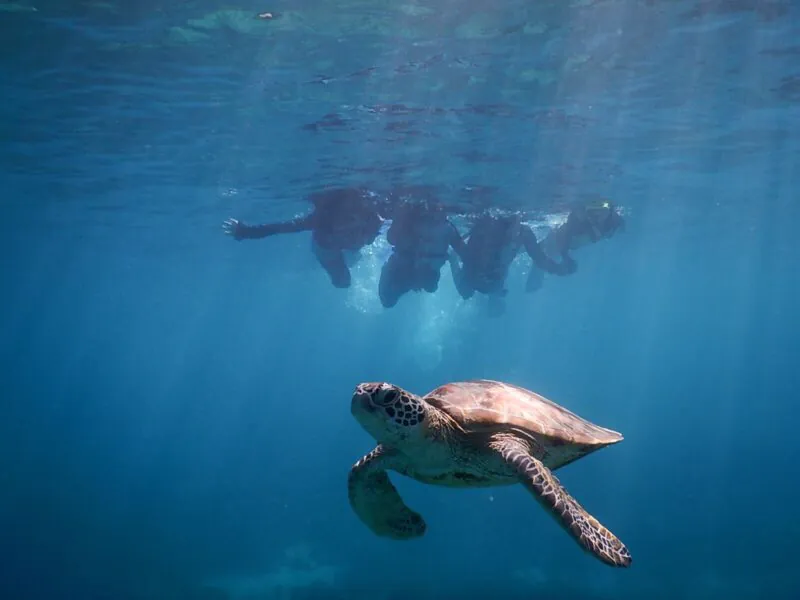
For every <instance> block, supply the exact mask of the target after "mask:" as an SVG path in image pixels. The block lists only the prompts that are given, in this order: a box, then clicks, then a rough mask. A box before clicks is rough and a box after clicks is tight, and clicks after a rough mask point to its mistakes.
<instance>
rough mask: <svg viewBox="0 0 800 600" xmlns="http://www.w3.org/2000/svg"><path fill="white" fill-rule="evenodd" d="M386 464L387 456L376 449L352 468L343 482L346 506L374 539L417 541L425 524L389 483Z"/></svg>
mask: <svg viewBox="0 0 800 600" xmlns="http://www.w3.org/2000/svg"><path fill="white" fill-rule="evenodd" d="M390 461H391V455H390V454H388V453H386V452H384V450H383V448H382V447H381V446H378V447H377V448H376V449H375V450H373V451H372V452H370V453H369V454H367V455H366V456H365V457H364V458H362V459H361V460H359V461H358V462H357V463H356V464H355V465H353V468H352V469H351V470H350V476H349V479H348V482H347V491H348V495H349V497H350V506H352V507H353V510H354V511H355V513H356V514H357V515H358V517H359V518H360V519H361V520H362V521H363V522H364V524H365V525H366V526H367V527H369V528H370V529H371V530H372V531H373V533H375V534H376V535H379V536H381V537H388V538H392V539H396V540H408V539H412V538H416V537H420V536H421V535H423V534H424V533H425V529H426V525H425V521H424V520H423V519H422V517H421V516H420V515H419V514H417V513H416V512H414V511H413V510H411V509H410V508H408V507H407V506H406V505H405V503H404V502H403V499H402V498H401V497H400V494H399V493H398V492H397V489H395V487H394V485H392V482H391V481H390V480H389V475H388V474H387V473H386V468H388V465H389V463H390Z"/></svg>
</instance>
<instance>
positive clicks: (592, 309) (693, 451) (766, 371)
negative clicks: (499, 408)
mask: <svg viewBox="0 0 800 600" xmlns="http://www.w3.org/2000/svg"><path fill="white" fill-rule="evenodd" d="M526 4H527V3H523V2H512V3H508V5H507V6H504V7H503V8H502V9H501V8H497V7H493V6H490V5H478V4H473V5H469V7H468V8H469V10H465V9H464V6H458V5H457V4H456V3H438V4H437V3H433V2H431V3H421V4H416V5H413V6H412V5H397V6H396V7H392V8H386V7H382V6H377V5H375V6H370V5H368V4H365V3H359V4H340V5H338V6H337V7H333V6H330V5H327V4H324V3H316V2H303V3H299V4H298V3H295V4H293V5H292V6H289V5H288V4H287V5H285V6H283V5H281V6H277V7H275V9H276V10H279V11H281V12H282V15H281V18H280V19H276V20H275V21H273V22H270V23H268V24H266V25H265V24H263V23H260V22H255V21H253V20H252V19H251V15H252V13H254V12H257V11H262V10H267V9H269V10H273V7H272V6H267V7H264V6H263V5H261V4H259V5H257V6H256V5H255V4H254V3H249V4H248V3H245V5H243V6H241V7H239V8H240V9H241V11H242V12H241V14H239V13H236V14H233V13H231V14H227V13H226V15H227V16H225V19H227V20H225V21H224V23H223V24H222V25H220V24H219V23H220V21H219V20H217V21H214V23H216V24H217V25H215V26H214V27H211V26H208V27H205V26H199V25H198V24H197V22H195V24H194V25H189V24H188V22H189V20H190V19H202V18H203V16H204V15H208V14H211V13H213V11H215V10H217V9H218V8H219V6H216V5H214V3H211V2H195V3H175V5H174V6H167V5H147V4H145V3H141V4H137V7H136V8H135V9H134V8H124V7H117V8H115V7H114V6H113V5H107V6H101V5H88V4H77V3H76V4H75V5H68V4H64V3H55V2H49V3H47V2H45V3H38V4H35V6H36V8H37V9H38V10H36V11H23V10H20V11H17V12H6V11H4V12H0V29H2V35H0V39H2V42H0V48H2V61H1V62H0V81H1V82H2V86H3V87H2V89H3V101H2V103H0V184H2V195H1V196H0V197H2V206H3V210H4V214H3V218H2V219H0V244H2V246H0V256H2V261H1V262H0V298H2V303H1V304H0V307H1V308H2V310H1V311H0V340H1V341H2V344H0V365H1V370H0V386H1V387H0V390H1V391H0V398H1V399H2V405H1V406H2V418H1V419H0V532H1V535H0V551H2V557H3V560H2V561H0V595H2V597H3V598H48V599H53V598H77V597H82V598H137V599H139V598H183V597H186V598H189V597H191V598H199V597H205V596H204V595H203V594H211V592H210V591H209V590H207V589H206V590H205V591H203V590H202V589H200V588H201V587H202V586H203V585H204V584H206V583H208V582H210V581H212V582H217V583H218V582H220V581H222V582H223V583H224V586H223V587H225V586H228V587H229V588H230V587H231V586H235V585H240V586H241V585H242V582H243V581H245V579H243V578H244V577H250V578H251V579H250V580H249V581H251V582H252V581H256V582H259V581H260V582H262V584H263V585H264V586H267V587H269V586H270V585H272V584H271V583H270V582H272V581H274V579H269V577H266V578H265V575H268V574H270V573H272V574H274V573H276V572H282V573H283V574H284V576H286V574H287V573H289V575H288V577H289V579H290V580H291V581H292V585H298V586H300V588H299V590H297V591H294V592H292V593H294V594H295V597H320V598H321V597H326V594H327V595H335V594H339V595H340V596H341V597H359V594H363V595H364V596H365V597H366V596H367V595H369V597H379V596H381V594H383V596H382V597H393V596H392V594H394V593H396V595H398V596H400V595H407V594H414V595H417V596H419V595H422V594H424V593H430V594H434V595H436V594H438V595H439V596H437V597H441V596H444V597H464V596H465V595H469V594H473V595H477V596H484V597H490V596H491V597H502V596H504V595H508V596H509V597H510V595H511V594H515V593H517V594H520V595H522V596H525V597H548V598H550V597H552V598H573V597H574V598H589V597H598V598H678V597H687V598H688V597H698V598H762V597H767V596H769V597H771V598H786V599H795V598H797V597H800V576H798V575H797V574H796V560H795V559H796V543H795V539H796V536H797V535H798V534H800V519H798V516H797V512H796V506H797V503H798V500H800V498H799V497H798V496H800V494H798V486H797V482H796V477H795V474H796V472H797V466H796V465H797V459H798V458H800V457H798V448H799V447H800V444H798V441H797V433H796V431H797V419H798V412H797V408H796V400H797V397H798V396H797V389H798V376H797V374H796V373H797V370H796V369H797V366H796V365H797V361H798V357H800V327H799V326H798V317H797V313H796V309H797V307H798V306H800V277H798V271H797V266H796V261H797V258H798V256H800V244H798V242H797V238H796V236H797V232H798V230H800V229H799V227H800V210H798V198H797V190H798V184H799V183H800V177H799V176H798V173H797V165H798V164H800V160H799V159H800V152H798V149H799V148H800V144H798V134H799V133H800V132H799V131H798V126H797V123H798V122H800V121H798V119H800V109H798V101H799V100H800V95H798V81H800V80H798V77H800V73H798V71H797V67H796V63H797V60H796V58H797V56H798V55H800V48H798V46H797V45H796V41H795V40H796V39H798V38H797V35H798V31H797V25H796V23H798V22H800V21H798V18H800V15H798V12H797V8H796V7H795V6H793V5H791V4H790V3H788V2H787V3H784V2H761V3H758V4H753V5H747V4H746V3H735V4H736V5H735V6H733V5H731V4H730V3H721V2H713V3H707V2H703V3H700V4H697V5H696V4H693V3H674V4H671V5H670V7H669V8H668V9H667V8H665V7H663V6H658V5H649V4H647V3H641V4H636V5H634V4H633V3H631V4H629V5H625V6H624V7H623V6H619V5H617V4H616V3H605V2H597V3H585V2H584V3H572V5H568V4H567V3H553V4H551V5H548V4H541V5H537V6H536V7H527V6H526ZM15 6H22V5H15ZM26 6H31V5H30V4H28V5H26ZM414 7H416V8H414ZM425 11H429V12H425ZM231 15H233V16H231ZM209 22H210V21H209V20H207V21H206V23H209ZM254 23H255V24H254ZM262 26H263V27H262ZM179 27H182V28H184V29H186V28H189V29H191V30H192V31H194V32H198V31H199V32H201V33H202V36H204V37H201V38H199V39H196V40H195V41H194V42H192V43H188V42H186V41H185V36H184V37H183V38H180V39H183V40H184V41H180V40H179V39H178V38H179V37H180V36H178V37H176V35H177V34H176V30H175V29H174V28H179ZM176 40H177V41H176ZM364 69H372V70H370V71H369V72H368V73H367V74H366V75H364V74H356V75H352V74H354V73H358V72H359V71H360V70H364ZM537 74H538V75H537ZM321 77H322V78H324V79H325V80H326V81H327V83H319V78H321ZM388 104H397V105H399V104H402V105H403V106H404V108H402V109H401V108H399V107H395V108H394V109H392V110H390V111H388V112H387V110H386V109H380V108H378V107H379V106H381V105H388ZM329 113H336V114H337V115H338V116H339V117H340V119H341V123H343V124H339V125H337V126H336V127H333V128H326V127H324V126H322V127H321V126H319V120H320V119H321V118H322V117H323V116H324V115H326V114H329ZM315 123H316V124H317V125H316V126H314V124H315ZM351 183H358V184H363V185H368V186H372V187H375V188H378V189H388V187H390V186H391V185H393V184H406V185H411V184H417V185H421V184H431V185H436V186H439V187H438V188H437V193H438V194H440V196H441V197H442V198H443V199H444V200H445V201H446V202H448V203H449V204H451V205H453V206H456V207H460V208H461V209H462V210H463V211H465V212H469V211H473V210H475V209H476V208H480V207H482V206H486V205H497V206H504V207H514V208H519V209H522V210H524V211H526V213H528V214H529V215H531V217H532V218H538V217H541V216H542V215H543V214H549V213H557V214H563V210H564V207H565V206H569V204H570V203H572V202H577V201H581V200H584V199H589V198H592V197H596V196H597V195H599V194H603V195H609V196H611V197H613V198H614V199H615V200H616V201H617V202H618V203H619V204H620V205H621V206H622V207H623V208H624V210H625V211H626V214H627V220H628V226H627V230H626V232H625V233H624V234H622V235H620V236H618V237H616V238H614V239H613V240H610V241H605V242H603V243H601V244H598V245H596V246H594V247H590V248H585V249H582V250H580V251H578V252H577V253H576V259H577V260H578V263H579V271H578V273H576V274H575V275H574V276H573V277H569V278H560V279H553V278H548V279H547V280H546V282H545V286H544V287H543V288H542V290H540V291H539V292H537V293H536V294H535V295H526V294H524V293H523V291H522V290H523V285H524V275H525V272H526V270H527V268H528V263H527V262H526V261H527V259H525V260H520V261H519V262H518V264H516V265H515V266H514V269H513V272H512V275H511V277H510V280H509V284H510V286H511V293H510V297H509V306H508V310H507V312H506V314H505V315H504V316H503V317H501V318H496V319H492V318H489V317H487V316H486V314H485V311H484V310H483V308H484V307H482V306H481V304H480V302H479V301H478V300H472V301H470V302H467V303H463V302H461V301H459V300H458V299H457V295H456V293H455V290H454V288H453V285H452V281H451V279H450V276H449V274H448V273H446V272H445V273H444V274H443V279H442V285H441V288H440V290H439V292H437V294H436V295H415V294H412V295H409V296H407V297H405V298H403V300H402V301H401V303H400V304H399V305H398V306H397V307H396V308H394V309H392V310H389V311H384V310H382V309H380V307H379V305H377V304H376V302H377V301H376V299H375V297H374V296H375V291H376V286H377V283H376V282H377V276H378V269H379V260H378V257H379V256H383V255H382V254H381V253H380V252H378V253H377V255H376V256H366V257H365V258H364V259H363V260H362V262H361V264H360V266H359V268H358V270H357V271H356V282H355V284H354V287H353V289H351V290H348V291H342V290H335V289H333V288H332V287H331V286H330V285H329V282H328V279H327V277H326V275H325V273H324V272H323V271H322V270H321V269H320V268H319V267H318V266H317V265H316V264H315V263H314V261H313V258H312V256H311V253H310V251H309V250H310V248H309V239H308V237H307V235H305V234H298V235H294V236H286V237H282V238H273V239H270V240H264V241H260V242H242V243H238V244H237V243H234V242H232V241H231V240H230V239H228V238H226V237H225V236H223V235H222V232H221V229H220V224H221V222H222V220H223V219H224V218H226V217H228V216H230V215H232V216H236V217H239V218H243V219H246V220H248V221H253V222H255V221H268V220H277V219H283V218H288V217H291V216H293V215H295V214H299V213H302V212H304V211H306V210H307V209H308V206H307V205H306V203H305V202H304V200H303V198H304V196H305V195H306V194H307V193H308V192H309V191H310V190H313V189H320V188H322V187H325V186H331V185H347V184H351ZM479 191H482V193H480V194H479V193H477V192H479ZM381 244H382V242H381V243H379V245H381ZM474 377H488V378H493V379H501V380H507V381H510V382H513V383H516V384H519V385H522V386H525V387H529V388H532V389H535V390H537V391H539V392H540V393H542V394H544V395H546V396H548V397H551V398H552V399H554V400H555V401H557V402H559V403H562V404H564V405H565V406H567V407H568V408H570V409H572V410H574V411H576V412H578V413H579V414H581V415H582V416H585V417H587V418H589V419H590V420H593V421H595V422H597V423H599V424H601V425H604V426H607V427H610V428H612V429H615V430H618V431H621V432H623V434H624V435H625V441H624V442H623V443H622V444H620V445H618V446H615V447H613V448H609V449H607V450H603V451H602V452H600V453H598V454H596V455H593V456H591V457H589V458H587V459H585V460H583V461H580V462H578V463H576V464H574V465H571V466H570V467H568V468H567V469H565V470H564V471H563V472H562V473H560V478H561V480H562V481H563V482H564V483H565V485H566V486H567V487H568V488H569V490H570V491H571V492H572V493H573V494H574V495H576V496H577V497H578V498H579V500H580V501H581V502H582V503H583V504H584V505H585V506H586V507H587V508H588V509H589V510H590V511H591V512H593V513H594V514H595V515H596V516H597V517H598V518H599V519H601V520H602V521H603V522H604V523H606V524H607V525H608V526H609V528H611V529H612V530H613V531H614V532H615V533H617V534H618V535H619V536H620V537H621V538H622V539H623V540H624V541H625V542H626V544H627V545H628V546H629V547H630V548H631V550H632V552H633V555H634V565H633V567H632V568H631V569H630V570H627V571H622V572H621V571H612V570H609V569H608V568H606V567H604V566H603V565H601V564H599V563H597V562H595V561H593V560H592V559H591V558H589V557H587V556H585V555H583V554H582V553H581V552H580V551H579V550H578V549H577V548H576V547H575V546H574V543H573V542H572V541H571V540H570V539H569V538H568V537H567V536H566V535H565V534H564V533H563V532H562V531H561V530H560V529H558V527H557V526H556V525H554V523H553V522H552V521H551V520H550V519H549V518H548V517H547V515H546V514H545V513H544V512H543V511H542V510H541V509H540V508H539V506H538V505H537V504H536V502H535V501H533V500H532V499H531V498H530V497H529V496H528V495H527V494H526V492H525V491H524V490H523V489H522V488H505V489H497V490H477V491H454V490H446V489H434V488H427V487H423V486H421V485H419V484H416V483H414V482H409V481H403V480H400V479H399V478H397V477H396V478H395V481H396V482H397V485H398V487H399V489H400V490H401V492H402V493H403V495H404V496H405V497H406V499H407V501H408V503H409V504H410V505H412V506H413V507H415V508H417V509H418V510H420V512H422V513H423V514H424V515H425V517H426V519H427V521H428V523H429V533H428V535H426V536H425V537H424V538H423V539H421V540H417V541H414V542H410V543H397V542H391V541H386V540H382V539H378V538H376V537H374V536H373V535H372V534H371V533H370V532H369V531H367V530H366V529H365V528H364V527H363V526H362V525H361V523H360V522H358V520H357V519H356V517H355V515H354V514H353V513H352V511H351V510H350V507H349V506H348V504H347V496H346V477H347V471H348V469H349V468H350V465H351V464H352V463H353V462H354V461H355V460H357V459H358V458H359V457H360V456H361V455H362V454H364V453H366V452H367V451H368V450H370V449H371V447H372V446H373V443H374V442H373V441H372V440H370V439H369V437H368V436H367V435H366V433H365V432H363V431H362V430H361V429H360V428H359V427H358V425H357V423H355V421H354V420H353V419H352V418H351V417H350V415H349V399H350V394H351V392H352V389H353V387H354V386H355V384H357V383H358V382H360V381H365V380H387V381H392V382H394V383H397V384H399V385H402V386H404V387H407V388H408V389H410V390H412V391H414V392H417V393H425V392H427V391H428V390H429V389H431V388H433V387H435V386H437V385H439V384H441V383H444V382H447V381H452V380H458V379H465V378H474ZM298 547H299V548H300V550H298V549H297V548H298ZM298 554H299V555H300V557H299V558H298ZM312 562H313V563H314V564H315V565H316V567H314V568H318V569H319V570H318V572H328V571H325V568H328V567H329V568H331V569H334V570H336V573H337V579H336V580H335V582H334V584H333V587H332V588H325V589H321V588H319V587H313V586H312V587H308V586H304V585H303V584H301V579H302V572H305V571H307V570H308V569H309V568H311V566H310V565H311V564H312ZM281 568H284V571H281ZM286 569H288V571H287V570H286ZM521 572H527V573H528V579H527V580H526V579H525V578H524V577H521V576H520V573H521ZM259 577H260V578H261V579H259ZM252 578H254V579H252ZM264 582H266V583H264ZM270 590H272V588H270ZM273 591H274V590H272V591H269V590H268V591H267V592H264V593H273ZM276 593H277V592H276ZM303 594H306V596H303ZM537 594H538V596H537ZM693 594H694V595H693ZM231 597H235V596H231ZM266 597H272V596H266ZM276 597H281V596H276Z"/></svg>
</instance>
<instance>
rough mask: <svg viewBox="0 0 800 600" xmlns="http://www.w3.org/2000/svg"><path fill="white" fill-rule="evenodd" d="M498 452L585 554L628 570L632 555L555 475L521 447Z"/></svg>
mask: <svg viewBox="0 0 800 600" xmlns="http://www.w3.org/2000/svg"><path fill="white" fill-rule="evenodd" d="M496 448H497V450H498V452H499V453H500V454H501V456H502V457H503V459H504V460H505V461H506V463H507V464H508V465H510V466H511V467H512V468H514V470H516V472H517V474H518V475H519V477H520V480H521V482H522V483H523V484H524V485H525V487H526V488H528V490H529V491H530V492H531V493H532V494H533V496H534V497H535V498H536V499H537V500H538V501H539V504H541V505H542V506H543V507H544V508H545V509H546V510H547V511H548V512H549V513H550V514H551V515H552V516H553V517H554V518H555V519H556V521H558V523H559V524H560V525H561V526H562V527H563V528H564V529H565V530H566V531H567V532H568V533H569V534H570V535H571V536H572V537H573V538H574V539H575V541H576V542H578V543H579V544H580V545H581V546H582V547H583V548H584V550H586V551H587V552H589V553H591V554H593V555H594V556H596V557H597V558H599V559H600V560H601V561H603V562H604V563H606V564H607V565H611V566H612V567H629V566H630V564H631V562H632V560H633V559H632V558H631V553H630V552H629V551H628V549H627V548H626V547H625V544H623V543H622V542H621V541H620V540H619V539H618V538H617V537H616V536H615V535H614V534H613V533H611V532H610V531H609V530H608V529H606V528H605V527H604V526H603V525H601V524H600V522H598V520H597V519H595V518H594V517H593V516H592V515H590V514H589V513H588V512H586V510H585V509H584V508H583V507H582V506H581V505H580V504H578V501H577V500H575V498H573V497H572V496H570V495H569V492H567V490H566V489H564V486H562V485H561V483H560V482H559V481H558V479H557V478H556V476H555V475H553V473H552V472H551V471H550V469H548V468H547V467H546V466H544V464H542V462H541V461H540V460H538V459H537V458H536V457H534V456H532V455H531V454H530V452H529V451H528V450H527V449H526V448H524V447H522V445H521V444H515V443H509V442H505V443H499V444H497V445H496Z"/></svg>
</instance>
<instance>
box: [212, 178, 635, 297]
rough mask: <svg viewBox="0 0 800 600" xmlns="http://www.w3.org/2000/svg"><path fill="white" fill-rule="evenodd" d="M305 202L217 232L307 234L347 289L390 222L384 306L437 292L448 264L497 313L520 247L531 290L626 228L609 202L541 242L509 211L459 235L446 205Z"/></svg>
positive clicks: (585, 210) (340, 194)
mask: <svg viewBox="0 0 800 600" xmlns="http://www.w3.org/2000/svg"><path fill="white" fill-rule="evenodd" d="M309 200H310V202H311V204H312V205H313V210H312V211H311V213H309V214H307V215H305V216H303V217H298V218H296V219H293V220H291V221H286V222H281V223H267V224H263V225H246V224H244V223H242V222H241V221H238V220H236V219H232V218H231V219H228V220H226V221H225V222H224V224H223V229H224V231H225V233H226V234H228V235H231V236H232V237H233V238H234V239H236V240H245V239H260V238H264V237H268V236H271V235H276V234H280V233H295V232H301V231H310V232H311V242H312V249H313V252H314V255H315V256H316V258H317V260H318V261H319V263H320V264H321V265H322V267H323V268H324V269H325V271H326V272H327V273H328V276H329V277H330V279H331V283H332V284H333V285H334V286H335V287H337V288H347V287H350V283H351V275H350V266H351V264H352V262H351V261H350V260H349V258H351V257H354V256H357V255H358V252H359V251H360V250H361V249H362V248H364V247H365V246H368V245H370V244H372V243H373V242H374V241H375V239H376V238H377V236H378V234H379V233H380V231H381V228H382V227H383V223H384V221H385V220H390V221H391V223H390V225H389V228H388V230H387V231H386V239H387V241H388V242H389V244H390V245H391V246H392V253H391V255H390V256H389V258H388V260H387V261H386V263H385V264H384V265H383V268H382V271H381V277H380V282H379V284H378V294H379V296H380V300H381V304H383V306H384V307H386V308H390V307H392V306H394V305H395V304H397V302H398V301H399V300H400V298H401V297H402V296H403V295H405V294H406V293H408V292H410V291H423V290H424V291H426V292H430V293H433V292H435V291H436V290H437V289H438V287H439V278H440V274H441V269H442V267H443V266H444V264H445V263H449V264H450V268H451V272H452V275H453V281H454V283H455V285H456V289H457V290H458V293H459V295H460V296H461V297H462V298H464V299H468V298H471V297H472V296H473V295H474V294H475V292H478V293H481V294H484V295H486V296H487V297H489V299H490V302H492V303H493V305H494V306H495V307H496V309H497V310H498V311H502V302H503V300H502V299H503V298H504V297H505V296H506V294H507V290H506V277H507V275H508V270H509V267H510V266H511V263H512V262H513V260H514V259H515V258H516V256H517V254H518V253H519V252H520V250H522V249H523V248H524V250H525V252H526V253H527V254H528V256H530V258H531V260H532V261H533V267H532V268H531V271H530V274H529V275H528V279H527V282H526V291H528V292H533V291H535V290H537V289H538V288H539V287H540V286H541V282H542V277H543V273H545V272H546V273H551V274H553V275H559V276H563V275H570V274H572V273H574V272H575V271H576V268H577V265H576V263H575V260H574V259H573V258H572V257H571V256H570V251H571V250H575V249H576V248H579V247H581V246H583V245H586V244H591V243H595V242H598V241H600V240H602V239H606V238H610V237H611V236H613V235H614V234H615V233H616V232H617V231H618V230H620V229H624V226H625V221H624V219H623V217H622V215H621V214H620V213H619V211H618V210H617V208H616V207H615V206H614V204H613V203H612V202H611V201H609V200H599V201H596V202H591V203H589V204H586V205H583V206H580V207H578V208H575V209H573V210H572V211H570V213H569V216H568V217H567V220H566V221H565V222H564V223H563V224H562V225H559V226H557V227H555V228H553V229H552V230H551V231H550V232H549V233H548V235H547V236H546V237H545V238H544V239H543V240H542V241H541V242H540V241H538V240H537V238H536V235H535V234H534V232H533V230H532V229H531V228H530V227H529V226H528V225H527V224H525V223H523V222H522V220H521V217H520V216H519V215H518V214H515V213H507V214H492V213H489V212H487V213H485V214H483V215H481V216H479V217H478V218H477V220H475V221H474V223H473V224H472V227H471V228H470V230H469V231H468V233H467V235H466V236H465V237H462V235H461V233H460V232H459V230H458V229H457V228H456V226H455V225H453V223H452V222H451V221H450V219H449V218H448V217H447V211H446V210H445V208H444V207H443V206H442V205H441V204H439V203H437V202H435V201H430V200H426V201H423V202H409V201H402V202H401V201H396V198H394V195H393V194H391V193H390V194H389V195H388V196H382V195H380V194H377V193H375V192H372V191H370V190H367V189H364V188H337V189H330V190H326V191H323V192H318V193H315V194H312V195H311V196H310V197H309Z"/></svg>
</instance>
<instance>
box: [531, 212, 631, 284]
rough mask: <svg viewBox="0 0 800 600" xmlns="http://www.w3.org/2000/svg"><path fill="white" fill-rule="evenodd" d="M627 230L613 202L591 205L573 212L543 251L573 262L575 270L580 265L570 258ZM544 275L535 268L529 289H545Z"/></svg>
mask: <svg viewBox="0 0 800 600" xmlns="http://www.w3.org/2000/svg"><path fill="white" fill-rule="evenodd" d="M624 230H625V219H624V218H623V217H622V215H621V214H620V213H619V212H618V211H617V210H616V208H615V207H614V203H613V202H611V201H610V200H598V201H595V202H590V203H589V204H586V205H585V206H580V207H577V208H575V209H573V210H572V211H570V213H569V216H568V217H567V221H566V222H565V223H564V224H563V225H560V226H558V227H556V228H555V229H553V231H551V232H550V233H549V234H548V235H547V236H546V237H545V238H544V239H543V240H542V242H541V246H542V249H543V250H544V252H546V253H547V255H548V256H551V257H556V256H558V257H561V261H562V262H569V263H571V264H572V265H573V267H574V268H573V270H575V269H577V264H576V263H575V261H574V260H573V258H572V257H571V256H570V254H569V253H570V251H571V250H576V249H578V248H581V247H582V246H586V245H588V244H595V243H597V242H599V241H600V240H604V239H608V238H610V237H613V236H614V234H615V233H616V232H617V231H624ZM541 281H542V272H541V271H540V270H539V269H536V268H532V269H531V272H530V274H529V275H528V282H527V284H526V289H527V290H528V291H534V290H537V289H538V288H539V287H541Z"/></svg>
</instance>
